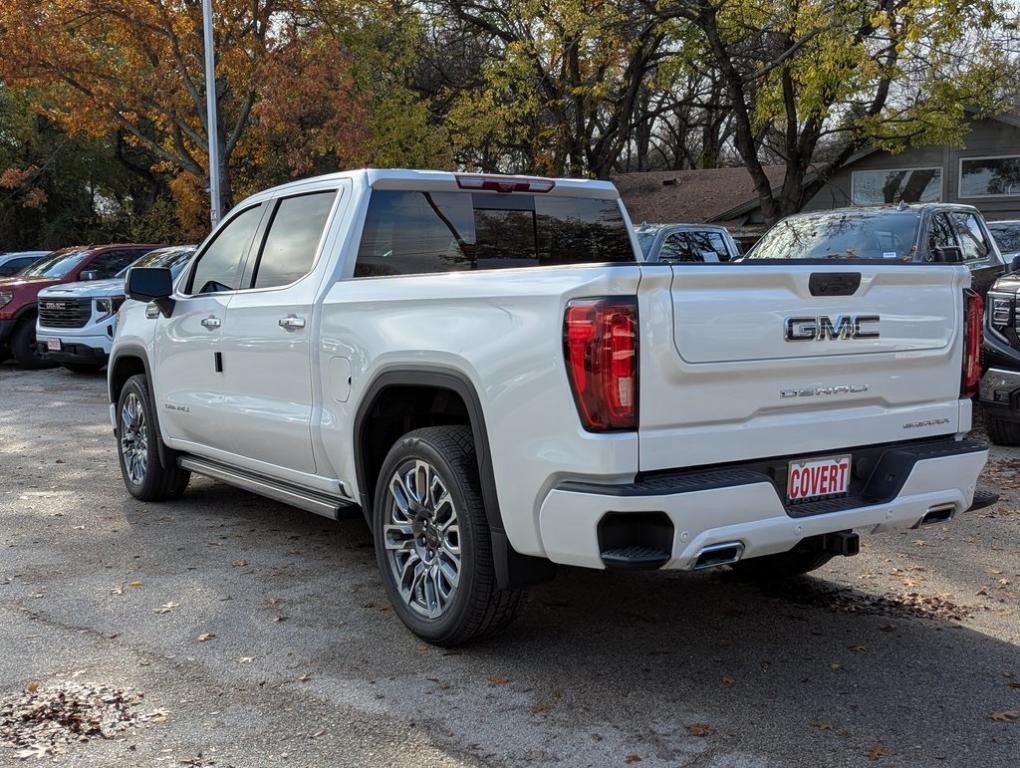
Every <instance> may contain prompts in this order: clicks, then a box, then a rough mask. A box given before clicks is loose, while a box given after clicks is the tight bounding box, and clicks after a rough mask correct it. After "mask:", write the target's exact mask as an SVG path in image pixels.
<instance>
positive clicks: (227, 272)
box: [187, 203, 262, 294]
mask: <svg viewBox="0 0 1020 768" xmlns="http://www.w3.org/2000/svg"><path fill="white" fill-rule="evenodd" d="M261 218H262V205H261V203H260V204H258V205H253V206H252V207H251V208H245V209H244V210H243V211H241V212H240V213H239V214H237V215H236V216H234V217H233V218H232V219H231V220H230V221H229V222H227V223H226V224H225V225H224V226H223V227H222V228H221V229H220V231H219V232H217V233H216V237H215V238H214V239H213V241H212V242H211V243H209V245H208V247H206V249H205V250H204V251H203V252H202V253H201V254H199V256H198V258H197V259H196V261H195V266H194V268H193V269H192V270H191V277H190V278H189V280H188V290H187V292H188V293H192V294H194V293H217V292H219V291H236V290H237V289H238V288H240V287H241V272H242V270H243V269H244V261H245V258H246V257H247V256H248V248H249V247H250V246H251V241H252V238H253V237H255V230H256V229H257V228H258V225H259V220H260V219H261Z"/></svg>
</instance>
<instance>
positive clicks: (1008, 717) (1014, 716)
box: [990, 709, 1020, 723]
mask: <svg viewBox="0 0 1020 768" xmlns="http://www.w3.org/2000/svg"><path fill="white" fill-rule="evenodd" d="M990 717H991V719H992V720H996V721H998V722H1000V723H1015V722H1016V721H1017V720H1020V709H1000V710H997V711H995V712H992V714H991V715H990Z"/></svg>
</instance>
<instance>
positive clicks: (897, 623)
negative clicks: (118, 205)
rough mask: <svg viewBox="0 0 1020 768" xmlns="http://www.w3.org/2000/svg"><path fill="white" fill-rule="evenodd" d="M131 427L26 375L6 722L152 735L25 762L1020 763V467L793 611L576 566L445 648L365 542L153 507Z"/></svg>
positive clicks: (765, 594)
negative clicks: (85, 721) (98, 705)
mask: <svg viewBox="0 0 1020 768" xmlns="http://www.w3.org/2000/svg"><path fill="white" fill-rule="evenodd" d="M107 419H108V417H107V405H106V396H105V379H104V378H103V377H102V376H81V375H76V374H73V373H70V372H67V371H64V370H63V369H54V370H46V371H32V372H30V371H21V370H19V369H18V368H17V367H15V366H12V365H10V364H8V365H4V366H0V711H2V708H3V703H2V702H4V701H6V702H7V705H8V706H10V703H11V702H12V701H15V700H17V699H18V698H19V697H25V696H29V697H30V698H31V696H32V695H42V694H43V693H46V692H50V693H51V694H54V695H58V697H59V692H60V691H64V690H69V687H70V686H73V685H75V684H93V685H99V686H107V687H109V688H112V689H117V690H121V691H125V692H127V695H130V696H131V697H134V698H133V701H134V704H133V705H132V707H133V710H132V711H134V712H135V713H137V714H138V715H139V717H138V721H137V722H136V723H133V724H132V725H131V726H130V727H126V728H125V729H124V730H121V731H118V732H117V733H115V734H111V736H110V737H109V738H103V737H95V736H93V737H91V738H86V737H83V738H82V739H80V740H74V741H72V742H69V743H63V744H59V745H58V746H57V748H56V751H55V752H54V751H49V750H46V749H39V750H36V752H37V754H38V755H39V756H34V755H33V756H24V757H21V756H19V755H24V754H26V750H24V749H19V748H15V747H11V746H3V745H2V744H0V765H5V766H6V765H32V764H36V763H39V764H47V765H66V766H97V767H98V766H102V767H103V768H114V767H116V766H181V765H190V766H269V765H293V766H316V767H318V766H323V767H325V766H330V768H332V767H334V766H358V767H361V766H366V767H371V766H423V767H425V766H499V767H503V766H506V767H507V768H509V767H511V766H598V767H599V768H601V767H602V766H627V765H639V766H640V767H641V768H645V767H646V766H647V767H648V768H653V767H654V768H659V767H660V766H670V767H671V768H676V767H677V766H699V767H701V768H723V767H729V768H738V767H741V768H744V767H746V768H751V767H758V766H797V767H799V766H805V767H811V768H814V767H816V766H882V767H883V768H884V767H885V766H890V767H892V766H919V767H923V768H930V767H931V766H966V767H968V768H977V767H981V768H991V767H992V766H996V767H997V766H1002V767H1003V768H1017V766H1020V721H1018V718H1020V713H1018V710H1020V450H1015V449H1000V448H996V449H994V451H993V454H992V459H991V461H990V463H989V467H988V469H987V470H986V479H985V484H986V485H988V486H989V487H991V488H993V489H996V490H999V491H1000V492H1002V493H1003V500H1002V501H1000V503H998V504H996V505H995V506H993V507H990V508H988V509H985V510H981V511H978V512H975V513H971V514H967V515H964V516H962V517H960V518H959V519H958V520H956V521H954V522H952V523H949V524H946V525H936V526H929V527H926V528H924V529H920V530H914V531H906V532H902V533H894V534H887V535H883V536H877V537H864V538H863V540H862V552H861V554H860V555H859V556H857V557H854V558H846V559H841V560H839V561H833V562H832V563H830V564H829V565H828V566H827V567H826V568H824V569H822V570H821V571H818V572H816V575H813V576H811V577H805V578H803V579H799V580H797V581H795V582H792V583H790V584H789V585H786V586H783V587H781V588H767V589H765V588H760V587H756V586H750V585H748V584H746V583H742V582H740V581H738V580H737V579H736V578H735V577H734V576H733V574H732V573H730V572H729V571H728V570H719V571H717V572H708V573H701V574H682V573H643V574H613V573H601V572H589V571H583V570H572V569H564V570H562V571H561V572H560V574H559V576H558V577H557V579H556V580H555V581H553V582H551V583H549V584H546V585H542V586H541V587H538V588H535V589H533V590H532V592H531V599H530V603H529V606H528V608H527V609H526V611H525V613H524V615H523V617H522V618H521V619H520V620H519V621H518V622H517V623H516V624H514V625H513V626H512V627H511V628H510V629H509V630H508V631H507V632H505V633H504V634H502V635H500V636H499V637H497V638H494V639H491V640H488V641H486V642H483V643H478V644H475V645H471V646H469V647H465V648H461V649H457V650H455V651H443V650H440V649H436V648H433V647H430V646H428V645H425V644H423V643H421V642H420V641H418V640H417V639H416V638H415V637H414V636H412V635H411V634H409V633H408V632H407V631H406V630H405V629H404V628H403V626H402V625H401V624H400V622H399V621H398V620H397V618H396V617H395V616H394V614H393V612H392V610H391V609H390V607H389V605H388V603H387V599H386V596H385V593H384V590H383V588H382V586H381V583H380V580H379V577H378V575H377V572H376V566H375V559H374V555H373V551H372V546H371V540H370V537H369V535H368V532H367V529H366V528H365V526H364V524H363V523H362V522H361V521H359V520H346V521H341V522H333V521H330V520H327V519H324V518H319V517H316V516H314V515H311V514H308V513H305V512H302V511H299V510H295V509H292V508H289V507H286V506H284V505H282V504H278V503H275V502H272V501H268V500H264V499H261V498H259V497H257V496H253V495H251V494H248V493H245V492H243V491H239V490H235V489H232V488H230V487H228V486H226V485H223V484H220V483H215V482H212V481H210V480H206V479H201V478H195V479H193V480H192V483H191V485H190V487H189V489H188V491H187V493H186V495H185V496H184V498H183V499H181V500H179V501H176V502H171V503H165V504H144V503H141V502H138V501H135V500H134V499H133V498H131V497H130V496H129V495H128V494H127V492H126V491H125V490H124V487H123V485H122V482H121V478H120V473H119V470H118V467H117V459H116V455H115V446H114V440H113V437H112V433H111V429H110V426H109V423H108V420H107ZM26 692H27V693H26ZM32 692H36V693H35V694H33V693H32ZM0 742H2V739H0Z"/></svg>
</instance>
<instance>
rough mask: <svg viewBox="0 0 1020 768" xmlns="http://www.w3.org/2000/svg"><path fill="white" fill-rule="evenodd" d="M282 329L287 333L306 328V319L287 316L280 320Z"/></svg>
mask: <svg viewBox="0 0 1020 768" xmlns="http://www.w3.org/2000/svg"><path fill="white" fill-rule="evenodd" d="M280 327H281V328H283V329H284V330H285V331H295V330H297V329H298V328H304V327H305V319H304V318H303V317H297V316H296V315H287V317H281V318H280Z"/></svg>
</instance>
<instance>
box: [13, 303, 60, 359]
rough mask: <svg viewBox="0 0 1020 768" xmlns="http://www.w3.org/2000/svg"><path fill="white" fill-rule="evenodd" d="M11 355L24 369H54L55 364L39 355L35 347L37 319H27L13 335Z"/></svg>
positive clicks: (23, 320)
mask: <svg viewBox="0 0 1020 768" xmlns="http://www.w3.org/2000/svg"><path fill="white" fill-rule="evenodd" d="M11 354H12V355H14V359H15V360H17V361H18V364H19V365H20V366H21V367H22V368H29V369H36V368H52V367H53V366H54V363H52V362H50V361H49V360H47V359H46V358H45V357H43V356H42V355H40V354H39V351H38V350H37V349H36V346H35V317H34V316H33V317H26V318H23V319H22V320H21V322H20V323H18V325H17V326H16V327H15V329H14V333H12V334H11Z"/></svg>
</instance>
